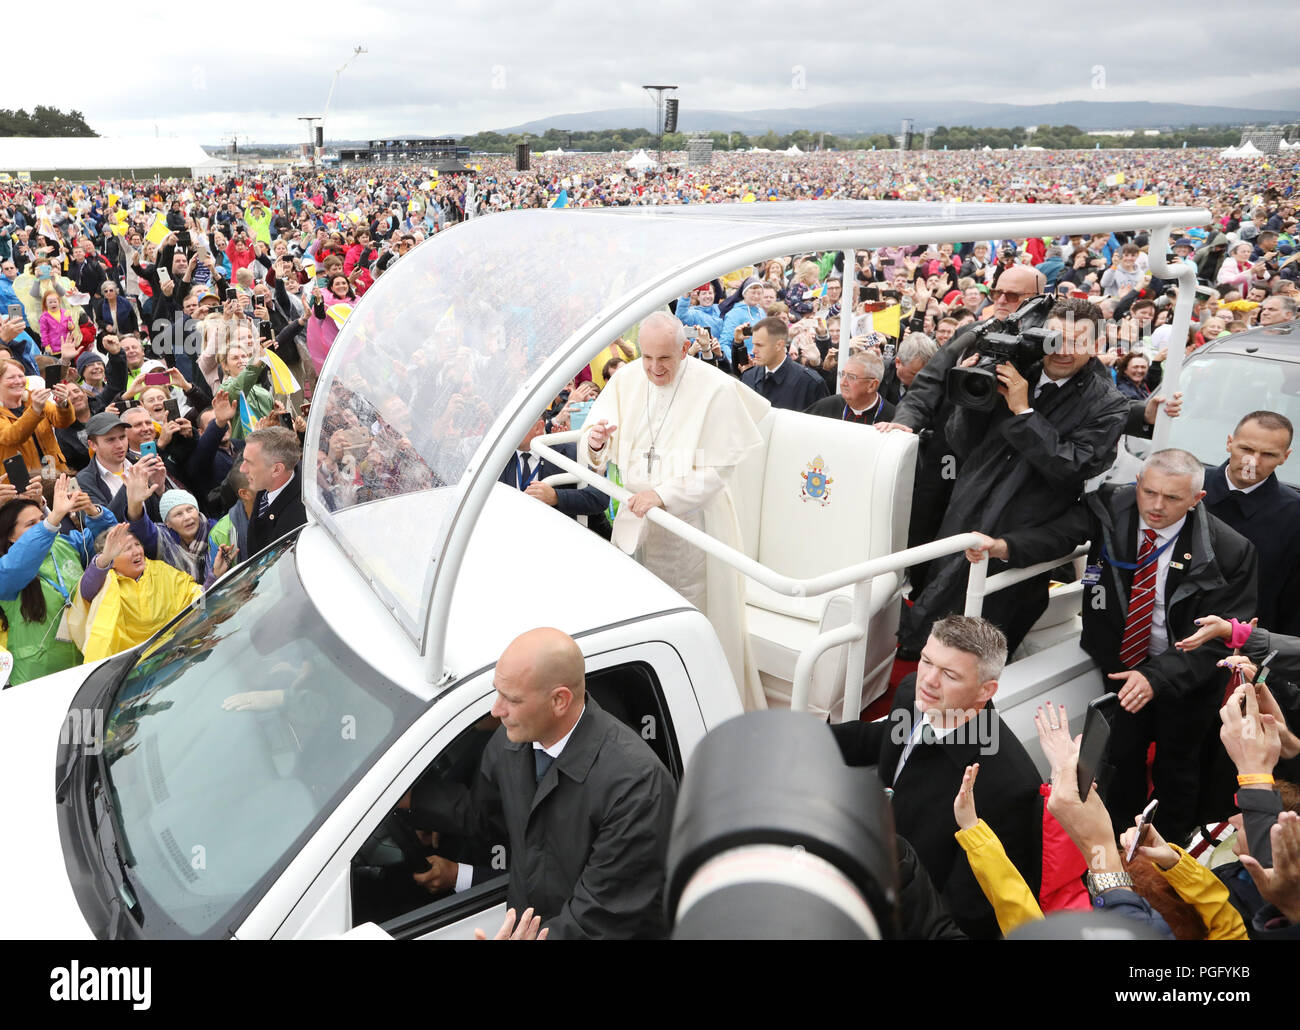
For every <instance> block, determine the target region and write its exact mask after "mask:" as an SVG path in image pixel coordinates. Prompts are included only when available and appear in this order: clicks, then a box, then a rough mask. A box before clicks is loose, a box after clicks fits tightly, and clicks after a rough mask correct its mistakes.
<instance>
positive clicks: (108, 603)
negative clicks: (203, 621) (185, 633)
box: [68, 524, 203, 662]
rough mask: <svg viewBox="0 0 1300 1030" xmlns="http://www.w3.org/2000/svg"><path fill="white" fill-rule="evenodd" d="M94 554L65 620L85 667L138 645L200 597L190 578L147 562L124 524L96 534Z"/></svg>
mask: <svg viewBox="0 0 1300 1030" xmlns="http://www.w3.org/2000/svg"><path fill="white" fill-rule="evenodd" d="M95 551H96V556H95V560H94V561H92V562H91V563H90V564H89V565H88V566H86V571H85V573H84V574H83V575H82V577H81V583H80V584H79V585H78V587H77V596H76V603H75V604H74V606H73V610H72V611H71V612H70V613H69V617H68V624H69V628H70V629H71V630H72V637H73V640H74V641H75V642H76V644H77V646H78V647H79V648H80V649H81V653H82V654H83V655H84V656H85V660H86V661H87V662H93V661H97V660H99V659H100V658H107V657H108V656H109V655H114V654H118V653H119V652H121V651H126V650H128V649H129V648H132V647H135V646H137V645H139V644H143V643H144V642H145V641H146V640H148V639H149V638H150V637H151V636H153V635H154V634H155V633H157V632H158V631H159V630H160V629H162V628H163V626H165V625H167V623H169V622H171V620H172V619H174V618H175V617H176V616H177V615H179V614H180V613H181V612H183V611H184V610H185V609H186V608H188V607H189V606H190V605H191V604H193V603H194V602H195V601H196V600H198V598H199V597H201V596H202V594H203V588H202V587H201V586H200V585H199V584H198V583H196V582H194V577H193V576H191V575H190V574H189V573H186V572H181V571H180V570H179V569H175V568H172V566H170V565H168V564H166V563H165V562H160V561H151V560H149V559H147V558H146V557H145V556H144V548H143V547H142V546H141V545H140V541H139V540H137V539H136V538H135V537H134V536H132V535H131V527H130V526H128V525H125V524H122V525H117V526H114V527H113V528H112V529H109V530H106V531H105V532H103V533H101V534H100V535H99V536H98V537H97V538H96V539H95Z"/></svg>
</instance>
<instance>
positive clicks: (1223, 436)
mask: <svg viewBox="0 0 1300 1030" xmlns="http://www.w3.org/2000/svg"><path fill="white" fill-rule="evenodd" d="M1180 386H1181V388H1182V391H1183V413H1182V415H1180V416H1179V417H1178V418H1176V419H1174V420H1173V426H1172V428H1171V429H1170V434H1169V446H1170V447H1181V448H1183V449H1184V450H1188V451H1191V452H1192V453H1193V454H1195V455H1196V456H1197V457H1198V458H1200V459H1201V461H1202V462H1204V463H1205V464H1206V465H1221V464H1223V462H1225V461H1227V460H1228V452H1227V450H1226V448H1225V446H1224V445H1225V444H1226V442H1227V439H1228V436H1229V435H1230V434H1231V433H1232V431H1233V430H1234V429H1235V428H1236V427H1237V423H1238V422H1239V421H1240V420H1241V416H1242V415H1244V414H1246V413H1247V412H1248V411H1276V412H1278V413H1279V414H1281V415H1285V416H1286V417H1287V418H1289V419H1290V420H1291V421H1292V422H1293V423H1300V364H1298V363H1296V362H1292V361H1274V360H1268V359H1265V358H1252V357H1247V356H1246V355H1242V354H1215V355H1206V356H1205V357H1204V358H1203V359H1201V360H1199V361H1198V360H1192V361H1189V362H1188V363H1187V365H1186V367H1185V368H1184V369H1183V375H1182V379H1181V382H1180ZM1277 478H1278V479H1280V480H1281V481H1282V482H1283V483H1287V484H1288V485H1290V486H1295V487H1300V460H1293V461H1288V462H1287V463H1286V464H1285V465H1282V466H1281V467H1279V468H1278V470H1277Z"/></svg>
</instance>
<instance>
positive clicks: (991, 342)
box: [944, 294, 1060, 411]
mask: <svg viewBox="0 0 1300 1030" xmlns="http://www.w3.org/2000/svg"><path fill="white" fill-rule="evenodd" d="M1055 303H1056V298H1055V297H1053V296H1051V295H1050V294H1045V295H1043V296H1041V297H1035V298H1033V299H1032V300H1029V301H1026V302H1025V303H1024V304H1021V305H1020V307H1018V308H1017V309H1016V310H1015V311H1013V312H1012V313H1011V314H1010V315H1008V316H1007V318H1006V320H1005V321H1004V322H1002V323H1000V331H997V332H994V331H993V330H994V328H995V327H999V323H997V322H995V321H993V320H992V319H990V320H989V321H988V322H985V323H984V324H983V325H981V326H979V327H978V328H977V329H976V330H975V331H974V333H973V339H972V340H971V341H970V343H971V344H973V345H974V346H975V347H976V348H977V349H978V352H979V360H978V361H977V362H975V364H974V365H972V366H971V367H970V368H963V367H962V366H960V365H958V366H956V367H955V368H951V369H949V370H948V378H947V380H946V382H945V384H944V385H945V388H946V390H947V393H948V400H950V401H951V402H952V403H953V404H956V405H958V406H959V407H963V408H971V409H973V410H975V411H992V410H993V407H994V406H995V405H996V404H997V402H998V398H999V396H1000V395H999V394H998V373H997V367H998V366H999V365H1001V364H1004V363H1006V362H1008V361H1009V362H1011V364H1013V365H1014V366H1015V367H1016V370H1017V371H1018V372H1020V374H1021V375H1024V374H1025V373H1026V372H1027V371H1028V370H1029V368H1030V367H1031V366H1032V365H1033V364H1034V363H1035V362H1038V361H1041V360H1042V359H1043V355H1044V354H1047V353H1049V352H1050V351H1051V349H1052V348H1053V347H1054V346H1059V345H1060V340H1059V336H1060V334H1059V333H1054V332H1052V331H1051V330H1049V329H1044V328H1043V323H1044V322H1046V321H1047V315H1048V312H1050V311H1051V310H1052V305H1053V304H1055Z"/></svg>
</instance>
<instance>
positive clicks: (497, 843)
mask: <svg viewBox="0 0 1300 1030" xmlns="http://www.w3.org/2000/svg"><path fill="white" fill-rule="evenodd" d="M587 691H588V693H589V695H590V696H591V697H593V698H594V699H595V700H596V703H597V704H598V705H600V706H601V707H602V708H604V709H605V710H606V711H607V712H609V713H610V714H611V715H613V716H615V717H616V718H618V719H619V720H621V721H622V722H623V723H625V724H626V725H627V726H629V727H631V728H632V729H633V730H635V731H636V733H637V734H638V735H639V736H640V737H641V739H642V740H644V741H645V742H646V743H647V744H648V745H649V746H650V748H651V750H653V751H654V752H655V754H656V755H657V756H658V758H659V760H660V761H661V762H663V763H664V765H665V767H666V768H667V769H668V771H669V772H670V773H671V774H672V776H673V778H674V779H675V780H680V778H681V772H682V762H681V757H680V751H679V748H678V743H677V739H676V735H675V734H674V732H673V727H672V721H671V718H670V717H669V713H668V705H667V703H666V701H665V699H664V695H663V689H662V687H661V686H660V683H659V679H658V676H657V675H656V674H655V671H654V668H653V667H652V666H651V665H650V664H649V663H648V662H628V663H624V664H621V665H614V666H609V667H607V668H604V669H600V670H598V671H594V672H589V673H588V674H587ZM498 726H499V722H498V720H497V719H495V718H494V717H493V716H492V715H491V714H490V713H489V712H488V711H487V710H486V709H485V710H484V711H483V714H482V715H481V716H480V717H479V718H478V719H477V720H476V721H475V722H474V723H472V724H471V725H470V726H469V727H467V728H466V729H464V730H462V731H461V732H460V733H459V734H458V735H457V736H456V738H455V739H454V740H453V741H452V742H451V743H450V744H449V745H448V746H447V747H446V748H445V749H444V750H443V751H442V752H441V753H440V754H439V755H438V757H437V758H435V759H434V760H433V762H432V763H430V765H429V766H428V767H427V768H426V769H425V771H424V772H423V773H422V774H421V775H420V776H419V777H418V778H417V780H416V793H417V794H418V793H419V789H420V787H421V786H424V785H426V784H432V783H436V784H438V785H440V790H439V792H440V793H441V794H443V796H445V797H451V798H454V799H456V801H457V802H458V803H468V802H469V801H470V799H471V798H472V797H473V792H474V785H475V780H476V779H477V777H478V769H479V764H480V762H481V760H482V757H483V751H484V748H486V747H487V743H488V741H489V740H490V739H491V737H492V735H493V734H494V733H495V732H496V731H497V727H498ZM418 823H419V820H418V819H413V818H411V817H410V816H408V814H407V812H405V811H395V812H391V813H389V815H388V816H387V817H386V818H385V819H384V820H383V821H382V822H381V823H380V825H379V827H378V828H377V829H376V830H375V832H374V833H373V834H371V836H370V838H369V839H368V840H367V841H366V843H365V844H364V845H363V846H362V847H361V849H360V850H359V851H358V853H357V854H356V855H355V856H354V857H353V860H352V925H353V926H359V925H361V924H362V923H367V922H373V923H377V924H378V925H380V926H381V927H383V929H384V930H385V931H387V932H388V933H389V934H391V935H392V936H394V937H398V938H410V937H418V936H420V935H421V934H424V933H428V932H430V931H432V930H434V929H437V928H438V927H439V926H445V925H447V924H448V923H451V922H453V921H455V920H458V919H463V918H465V917H467V916H469V915H472V914H474V913H475V912H481V911H484V910H486V909H488V908H490V907H492V906H493V905H495V904H498V903H500V902H501V901H502V900H503V899H504V897H505V887H506V873H507V871H508V864H509V851H508V846H507V843H506V842H505V841H504V840H495V839H487V838H474V837H470V836H465V835H462V834H457V833H447V832H438V833H434V834H430V833H429V832H427V830H426V828H424V827H421V826H419V825H418ZM413 837H415V838H416V839H418V841H419V847H420V848H423V850H424V851H425V852H427V853H428V854H437V855H438V856H439V858H442V859H445V860H447V861H448V862H455V863H456V864H457V873H458V874H459V875H460V879H461V886H463V887H464V888H465V889H464V890H463V891H460V892H457V891H456V890H455V888H454V886H451V885H448V886H445V887H442V888H441V889H438V890H436V891H430V890H429V889H427V888H426V887H424V886H421V885H419V884H417V883H416V882H415V880H414V878H413V876H412V873H413V871H414V870H415V869H417V868H418V869H419V870H420V871H421V872H424V870H425V869H426V868H427V867H428V862H427V859H425V860H423V861H421V859H420V856H419V855H418V854H417V855H412V854H411V853H410V852H411V850H412V848H413V847H414V844H413V841H412V838H413ZM404 844H405V845H406V848H405V852H404V848H403V845H404ZM462 866H467V867H469V868H468V869H462V868H461V867H462ZM442 868H444V869H447V867H442ZM471 869H472V872H471V871H470V870H471ZM447 879H448V882H449V884H450V881H451V874H450V870H449V869H447Z"/></svg>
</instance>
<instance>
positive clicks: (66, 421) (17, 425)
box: [0, 398, 76, 475]
mask: <svg viewBox="0 0 1300 1030" xmlns="http://www.w3.org/2000/svg"><path fill="white" fill-rule="evenodd" d="M25 401H26V398H24V402H25ZM75 418H76V416H75V415H74V414H73V413H72V406H71V405H69V406H68V407H66V408H60V407H58V406H57V405H56V404H55V403H54V402H53V401H46V402H45V409H44V411H43V412H41V414H39V415H38V414H37V413H36V412H34V411H32V409H31V407H30V406H28V407H25V408H24V409H23V413H22V416H21V417H19V416H16V415H14V413H13V412H12V411H10V410H9V409H8V408H5V407H0V462H3V461H6V460H8V459H9V458H12V457H13V456H14V455H15V454H21V455H22V456H23V461H24V462H25V463H26V464H27V468H28V471H30V472H32V473H33V474H35V473H37V472H39V471H40V468H41V455H42V454H52V455H54V464H55V467H57V468H58V470H59V471H60V472H66V473H68V474H69V475H71V474H72V469H70V468H68V463H67V460H66V459H65V458H64V457H63V451H62V450H60V449H59V441H58V439H57V438H56V437H55V435H54V428H55V427H56V426H57V427H58V428H59V429H65V428H67V427H68V426H70V425H72V423H73V421H74V419H75ZM33 438H34V439H33ZM38 442H39V443H40V451H39V452H38V451H37V449H36V444H37V443H38Z"/></svg>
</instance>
